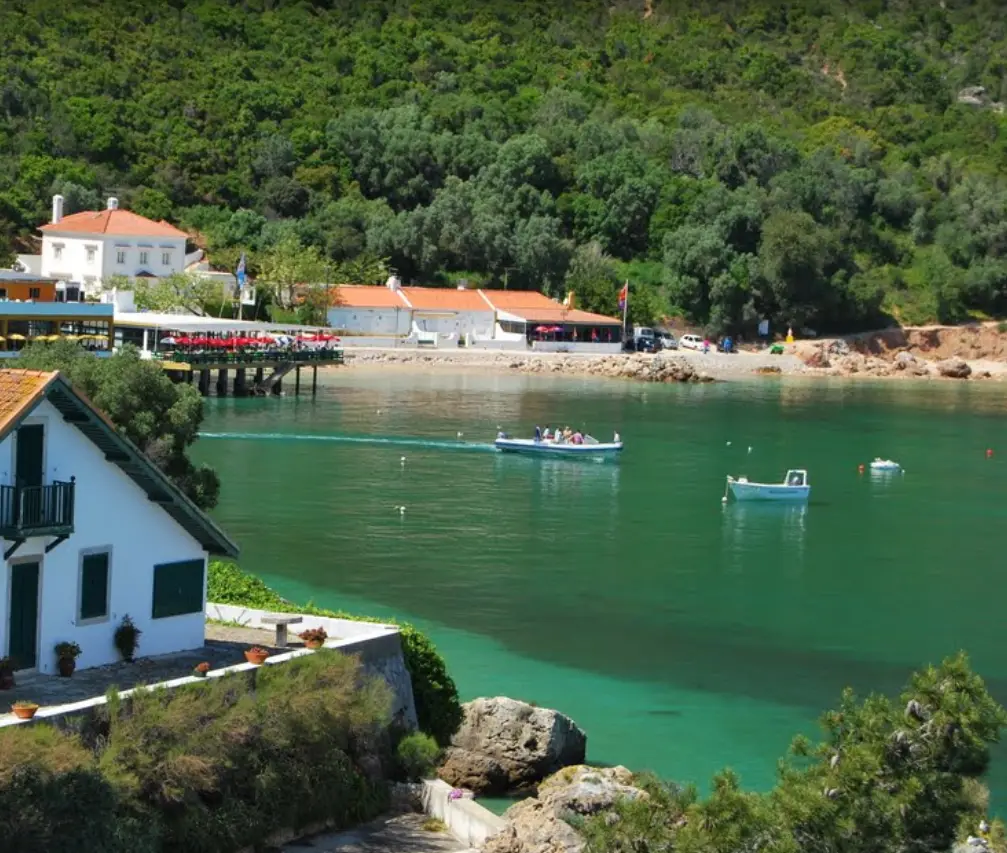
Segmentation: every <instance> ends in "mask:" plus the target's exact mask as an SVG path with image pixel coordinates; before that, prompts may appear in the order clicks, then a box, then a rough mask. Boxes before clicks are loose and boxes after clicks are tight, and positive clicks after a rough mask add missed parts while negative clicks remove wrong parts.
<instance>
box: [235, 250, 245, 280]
mask: <svg viewBox="0 0 1007 853" xmlns="http://www.w3.org/2000/svg"><path fill="white" fill-rule="evenodd" d="M236 277H237V279H238V288H239V289H240V288H242V287H244V286H245V253H244V252H242V253H241V260H240V261H238V271H237V276H236Z"/></svg>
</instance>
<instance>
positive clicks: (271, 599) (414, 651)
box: [206, 560, 462, 746]
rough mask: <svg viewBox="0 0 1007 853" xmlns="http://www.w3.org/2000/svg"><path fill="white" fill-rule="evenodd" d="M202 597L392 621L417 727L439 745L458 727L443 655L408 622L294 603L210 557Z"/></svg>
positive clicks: (454, 693)
mask: <svg viewBox="0 0 1007 853" xmlns="http://www.w3.org/2000/svg"><path fill="white" fill-rule="evenodd" d="M206 596H207V600H208V601H212V602H215V603H217V604H234V605H238V606H240V607H250V608H254V609H256V610H285V611H288V612H291V613H304V614H306V615H311V616H328V617H332V618H335V619H353V620H355V621H358V622H382V623H390V624H394V625H397V626H398V628H399V630H400V632H401V637H402V656H403V659H404V660H405V664H406V668H407V669H408V670H409V675H410V678H411V680H412V683H413V698H414V699H415V701H416V716H417V719H418V721H419V724H420V728H421V729H422V730H423V731H425V732H428V733H429V734H431V735H433V736H434V738H436V740H437V743H439V744H440V745H441V746H447V745H448V744H449V743H450V742H451V737H452V736H453V735H454V733H455V732H456V731H458V727H459V726H460V725H461V722H462V708H461V703H460V701H459V699H458V688H457V687H456V686H455V683H454V680H453V679H452V678H451V676H450V675H449V674H448V670H447V666H446V664H445V663H444V658H443V657H441V655H440V654H439V653H438V652H437V648H436V647H435V646H434V644H433V643H432V642H431V641H430V638H429V637H427V636H426V634H424V633H422V632H421V631H418V630H416V628H414V627H413V626H412V625H409V624H404V623H398V622H395V620H393V619H374V618H370V617H366V616H354V615H351V614H349V613H342V612H337V611H334V610H325V609H323V608H320V607H315V606H314V605H312V604H311V603H310V602H309V603H308V604H306V605H299V604H294V603H293V602H290V601H287V600H286V599H285V598H283V597H282V596H280V595H279V594H278V593H277V592H275V591H274V590H273V589H271V588H270V587H269V586H267V585H266V584H265V583H264V582H263V581H262V580H260V579H259V578H257V577H255V575H251V574H248V573H247V572H244V571H242V570H241V569H240V568H239V567H238V566H237V565H235V564H234V563H230V562H225V561H222V560H211V561H210V568H209V576H208V579H207V591H206Z"/></svg>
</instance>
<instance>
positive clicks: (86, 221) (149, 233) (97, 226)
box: [39, 208, 188, 239]
mask: <svg viewBox="0 0 1007 853" xmlns="http://www.w3.org/2000/svg"><path fill="white" fill-rule="evenodd" d="M39 230H41V231H46V232H52V233H57V234H61V233H63V232H69V233H73V234H112V235H114V236H120V237H174V238H176V239H177V238H179V237H186V236H188V235H187V234H186V233H185V232H184V231H179V230H178V229H177V228H176V227H175V226H174V225H171V224H169V223H167V222H165V221H164V220H161V221H160V222H155V221H154V220H153V219H147V217H146V216H140V214H138V213H133V212H132V211H129V210H119V209H118V208H116V209H115V210H85V211H82V212H81V213H71V214H70V215H69V216H64V217H63V218H62V219H61V220H60V221H59V222H48V223H46V224H45V225H43V226H42V227H41V228H40V229H39Z"/></svg>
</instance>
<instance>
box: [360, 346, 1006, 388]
mask: <svg viewBox="0 0 1007 853" xmlns="http://www.w3.org/2000/svg"><path fill="white" fill-rule="evenodd" d="M345 357H346V364H348V365H350V366H351V367H362V368H368V367H370V368H395V367H398V368H404V369H416V368H423V369H425V368H428V367H429V368H455V369H459V368H463V369H481V370H492V371H499V372H515V373H525V374H535V375H539V376H588V377H600V378H609V379H630V380H636V381H641V382H678V383H704V382H715V381H720V380H731V379H744V378H750V377H755V376H760V375H775V376H801V377H843V378H847V377H848V378H865V379H915V380H928V379H957V380H962V379H968V380H979V379H1007V362H1000V361H985V360H981V359H974V360H966V359H964V358H962V357H959V356H950V357H946V358H939V359H929V358H926V357H924V356H923V355H921V354H918V353H914V352H913V351H911V349H910V348H909V347H902V348H898V349H891V350H880V351H877V352H871V351H867V352H865V351H862V350H861V349H860V348H857V347H856V346H851V345H850V343H849V342H848V341H847V340H844V339H830V340H820V341H802V342H799V343H797V344H792V345H790V346H788V347H787V349H786V352H785V353H784V354H783V355H775V356H774V355H769V354H768V353H767V352H765V351H763V352H740V353H737V354H731V355H725V354H723V353H712V352H711V353H707V354H702V353H697V352H689V351H681V350H680V351H678V352H671V353H667V352H665V353H658V354H657V355H646V354H642V353H635V354H627V353H620V354H612V355H571V354H562V353H513V352H506V351H503V352H501V351H488V350H464V349H459V350H419V349H376V348H375V349H371V348H359V349H356V348H347V349H346V354H345Z"/></svg>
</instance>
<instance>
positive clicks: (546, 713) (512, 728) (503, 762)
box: [440, 696, 587, 794]
mask: <svg viewBox="0 0 1007 853" xmlns="http://www.w3.org/2000/svg"><path fill="white" fill-rule="evenodd" d="M463 710H464V712H465V719H464V721H463V722H462V725H461V728H459V729H458V732H457V734H455V736H454V737H453V738H452V739H451V746H450V747H448V749H447V752H446V753H445V758H444V764H443V765H442V767H441V769H440V777H441V778H442V779H443V780H444V781H445V782H447V783H448V784H450V785H454V786H455V787H456V788H466V789H468V790H470V791H474V792H475V793H477V794H504V793H507V792H508V791H520V790H522V789H526V788H531V787H533V786H534V785H536V784H537V783H538V782H540V781H541V780H542V779H544V778H545V777H546V776H548V775H549V774H550V773H555V772H556V771H557V770H560V769H561V768H563V767H567V766H568V765H571V764H581V763H583V761H584V756H585V754H586V752H587V735H585V734H584V732H583V731H581V729H579V728H578V727H577V725H576V723H574V722H573V720H571V719H570V718H569V717H566V716H564V715H563V714H560V713H559V712H558V711H550V710H549V709H547V708H536V707H534V706H532V705H529V704H527V703H526V702H518V701H517V700H516V699H508V698H506V697H503V696H499V697H497V698H495V699H475V700H474V701H472V702H468V703H467V704H465V705H464V706H463Z"/></svg>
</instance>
